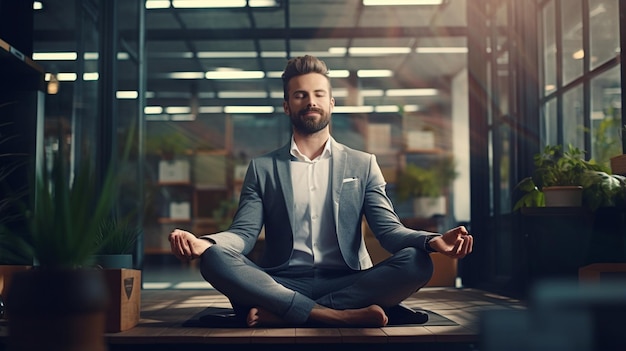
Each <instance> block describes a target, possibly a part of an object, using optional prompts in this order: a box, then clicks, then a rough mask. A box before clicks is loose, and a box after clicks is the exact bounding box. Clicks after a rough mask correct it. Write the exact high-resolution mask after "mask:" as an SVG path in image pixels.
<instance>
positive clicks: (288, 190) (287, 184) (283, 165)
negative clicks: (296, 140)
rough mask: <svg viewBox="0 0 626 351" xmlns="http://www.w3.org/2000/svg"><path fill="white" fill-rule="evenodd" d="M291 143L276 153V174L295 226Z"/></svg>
mask: <svg viewBox="0 0 626 351" xmlns="http://www.w3.org/2000/svg"><path fill="white" fill-rule="evenodd" d="M290 147H291V144H290V143H288V144H287V145H286V146H284V147H283V148H281V149H279V150H278V151H277V153H276V158H275V163H276V174H277V175H278V183H279V184H280V187H281V189H282V191H283V196H284V197H285V205H286V206H285V207H287V216H288V217H289V223H290V224H291V227H292V228H293V224H294V223H293V185H292V183H291V168H290V165H289V163H290V162H291V153H290V152H289V149H290Z"/></svg>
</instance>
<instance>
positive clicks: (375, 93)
mask: <svg viewBox="0 0 626 351" xmlns="http://www.w3.org/2000/svg"><path fill="white" fill-rule="evenodd" d="M360 93H361V96H362V97H381V96H385V91H384V90H382V89H363V90H361V91H360Z"/></svg>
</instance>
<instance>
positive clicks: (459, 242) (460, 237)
mask: <svg viewBox="0 0 626 351" xmlns="http://www.w3.org/2000/svg"><path fill="white" fill-rule="evenodd" d="M428 244H429V245H430V247H432V248H433V250H436V251H437V252H439V253H442V254H444V255H446V256H448V257H452V258H463V257H465V256H466V255H468V254H469V253H471V252H472V248H473V246H474V237H472V236H471V235H470V234H469V233H468V232H467V229H465V227H463V226H461V227H456V228H454V229H450V230H448V231H447V232H445V233H443V235H442V236H439V237H436V238H433V239H432V240H430V242H429V243H428Z"/></svg>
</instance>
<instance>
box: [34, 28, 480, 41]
mask: <svg viewBox="0 0 626 351" xmlns="http://www.w3.org/2000/svg"><path fill="white" fill-rule="evenodd" d="M467 33H468V30H467V27H465V26H449V27H428V26H416V27H360V28H288V29H285V28H257V29H255V30H252V29H250V28H247V29H211V30H207V29H186V30H181V29H149V30H146V40H149V41H154V40H156V41H158V40H162V41H180V40H253V39H260V40H265V39H284V38H286V37H288V38H290V39H291V40H293V39H338V38H339V39H341V38H405V37H408V38H419V37H439V38H441V37H465V36H467ZM121 34H122V36H124V37H130V36H129V34H130V33H124V32H121ZM74 35H75V34H74V31H71V30H56V31H54V30H45V31H43V30H37V31H35V32H34V40H35V41H40V42H44V41H57V42H58V41H73V40H74Z"/></svg>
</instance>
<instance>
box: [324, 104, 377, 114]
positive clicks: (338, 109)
mask: <svg viewBox="0 0 626 351" xmlns="http://www.w3.org/2000/svg"><path fill="white" fill-rule="evenodd" d="M333 112H334V113H372V112H374V106H335V107H334V108H333Z"/></svg>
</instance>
